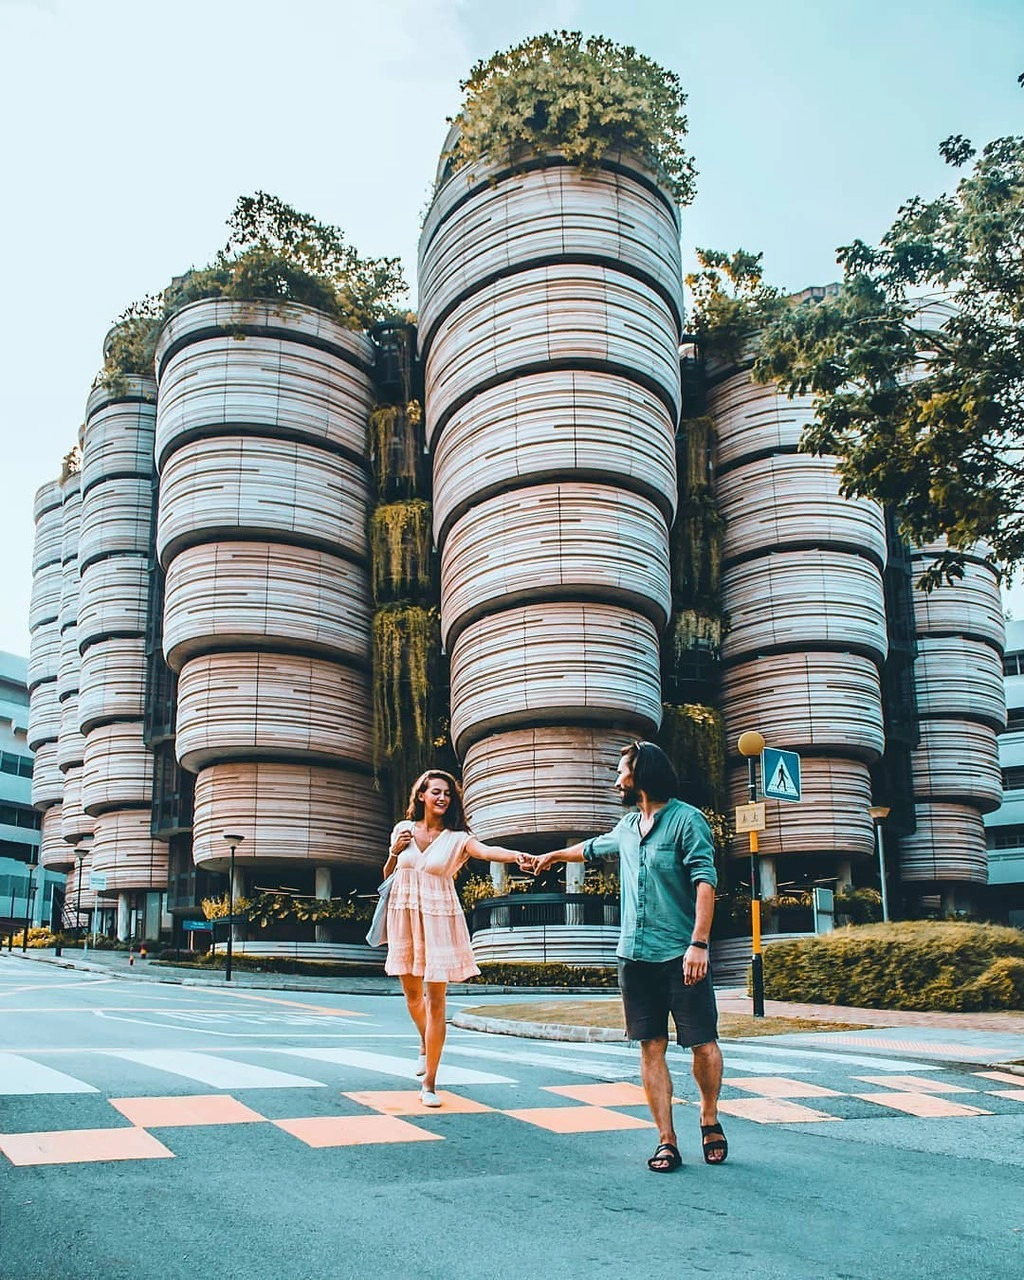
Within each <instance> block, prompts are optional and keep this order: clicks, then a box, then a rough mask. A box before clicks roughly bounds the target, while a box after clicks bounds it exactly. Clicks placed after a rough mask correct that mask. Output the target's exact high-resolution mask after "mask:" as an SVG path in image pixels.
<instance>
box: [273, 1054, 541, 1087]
mask: <svg viewBox="0 0 1024 1280" xmlns="http://www.w3.org/2000/svg"><path fill="white" fill-rule="evenodd" d="M274 1052H275V1053H287V1054H290V1055H292V1056H293V1057H296V1058H312V1059H313V1060H314V1061H317V1062H334V1063H338V1064H339V1065H341V1066H347V1067H358V1068H359V1069H360V1070H362V1071H373V1072H377V1073H379V1074H380V1075H386V1076H401V1077H402V1079H404V1080H408V1079H410V1078H415V1076H414V1072H415V1069H416V1062H415V1059H414V1058H396V1057H393V1056H392V1055H391V1054H387V1053H370V1052H369V1051H367V1050H364V1049H285V1048H281V1049H275V1050H274ZM499 1056H503V1055H499ZM440 1076H441V1079H442V1080H443V1083H444V1084H515V1083H516V1081H515V1080H513V1079H511V1078H510V1077H509V1076H496V1075H493V1074H492V1073H490V1072H488V1071H472V1070H469V1069H467V1068H465V1067H453V1066H451V1065H450V1064H449V1063H448V1062H442V1064H441V1071H440Z"/></svg>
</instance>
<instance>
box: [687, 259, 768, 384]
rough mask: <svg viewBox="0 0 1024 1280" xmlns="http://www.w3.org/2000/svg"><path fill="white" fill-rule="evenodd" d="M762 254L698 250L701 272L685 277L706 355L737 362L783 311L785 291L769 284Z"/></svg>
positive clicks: (697, 329) (702, 347)
mask: <svg viewBox="0 0 1024 1280" xmlns="http://www.w3.org/2000/svg"><path fill="white" fill-rule="evenodd" d="M763 256H764V255H763V254H760V253H748V252H747V251H746V250H745V249H737V250H736V252H735V253H733V254H728V253H723V252H722V251H721V250H720V249H698V250H697V261H698V262H699V263H700V266H701V268H702V269H701V270H700V271H698V272H694V273H691V274H690V275H688V276H687V277H686V283H687V285H688V286H689V288H690V291H691V293H692V294H693V328H694V331H695V332H696V333H697V334H698V336H699V337H700V345H701V351H702V353H703V354H704V355H705V356H712V357H716V358H718V359H719V360H722V361H724V362H726V363H732V362H735V361H739V360H740V359H741V358H742V357H743V355H744V351H745V349H746V347H747V344H748V343H750V341H751V340H752V339H753V338H754V335H755V334H757V333H758V332H759V331H760V330H761V329H763V328H764V327H765V325H766V324H768V323H770V322H771V321H772V320H773V319H774V318H775V317H776V316H777V315H779V314H780V313H781V312H783V311H784V310H785V307H786V301H785V298H784V297H783V295H782V293H781V291H780V290H779V289H777V288H775V287H774V286H772V285H766V284H765V283H764V279H763V270H762V267H761V259H762V257H763Z"/></svg>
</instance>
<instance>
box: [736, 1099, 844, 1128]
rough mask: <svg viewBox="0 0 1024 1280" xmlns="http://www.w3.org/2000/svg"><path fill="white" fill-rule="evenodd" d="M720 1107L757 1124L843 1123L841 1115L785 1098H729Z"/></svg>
mask: <svg viewBox="0 0 1024 1280" xmlns="http://www.w3.org/2000/svg"><path fill="white" fill-rule="evenodd" d="M718 1109H719V1111H723V1112H725V1114H726V1115H727V1116H739V1117H740V1119H742V1120H753V1121H755V1122H756V1123H757V1124H811V1123H813V1122H815V1121H818V1120H834V1121H835V1122H836V1123H837V1124H841V1123H842V1121H841V1119H840V1117H839V1116H830V1115H828V1114H827V1113H826V1112H824V1111H815V1110H813V1108H811V1107H802V1106H801V1105H800V1103H799V1102H788V1101H787V1100H786V1099H785V1098H729V1099H728V1100H727V1101H725V1102H720V1103H719V1104H718Z"/></svg>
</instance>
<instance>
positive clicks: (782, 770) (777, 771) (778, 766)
mask: <svg viewBox="0 0 1024 1280" xmlns="http://www.w3.org/2000/svg"><path fill="white" fill-rule="evenodd" d="M761 793H762V795H763V796H764V797H765V798H766V799H768V800H799V799H800V757H799V756H798V755H797V753H796V752H795V751H780V750H779V749H778V747H765V749H764V751H763V752H762V753H761Z"/></svg>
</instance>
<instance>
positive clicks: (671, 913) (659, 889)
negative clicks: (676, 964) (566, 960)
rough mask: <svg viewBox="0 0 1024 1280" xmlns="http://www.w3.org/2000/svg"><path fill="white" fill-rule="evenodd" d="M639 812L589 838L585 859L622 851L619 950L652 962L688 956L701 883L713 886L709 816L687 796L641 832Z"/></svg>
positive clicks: (664, 808)
mask: <svg viewBox="0 0 1024 1280" xmlns="http://www.w3.org/2000/svg"><path fill="white" fill-rule="evenodd" d="M640 816H641V815H640V811H639V810H638V809H633V810H631V811H630V812H629V813H627V814H625V815H624V816H623V818H622V819H621V821H620V822H619V823H618V825H617V826H616V827H615V828H614V829H613V830H611V831H609V832H608V833H607V835H603V836H595V837H594V838H593V839H592V840H587V841H585V843H584V845H583V858H584V861H586V862H595V861H597V860H598V859H599V858H608V857H612V856H613V855H616V854H617V855H618V858H619V881H620V884H621V886H622V887H621V899H622V914H621V918H622V932H621V934H620V935H619V946H618V955H619V956H620V957H622V959H624V960H645V961H647V962H648V963H651V964H657V963H661V962H662V961H665V960H674V959H675V958H676V957H677V956H681V955H683V953H684V952H685V951H686V948H687V947H688V946H689V945H690V939H691V937H692V936H693V917H694V912H695V910H696V905H697V885H698V884H700V883H701V882H703V883H704V884H709V885H711V887H712V888H714V887H715V886H716V885H717V884H718V875H717V873H716V871H715V849H714V844H713V842H712V839H711V828H710V827H709V826H708V820H707V818H705V817H704V815H703V814H702V813H701V811H700V810H699V809H695V808H694V807H693V805H692V804H685V803H684V802H683V801H682V800H669V801H668V803H667V804H665V805H663V806H662V807H661V808H660V809H659V810H658V811H657V813H656V814H655V816H654V823H653V825H652V827H651V829H650V831H649V832H648V833H647V835H646V836H644V837H643V838H641V836H640Z"/></svg>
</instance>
